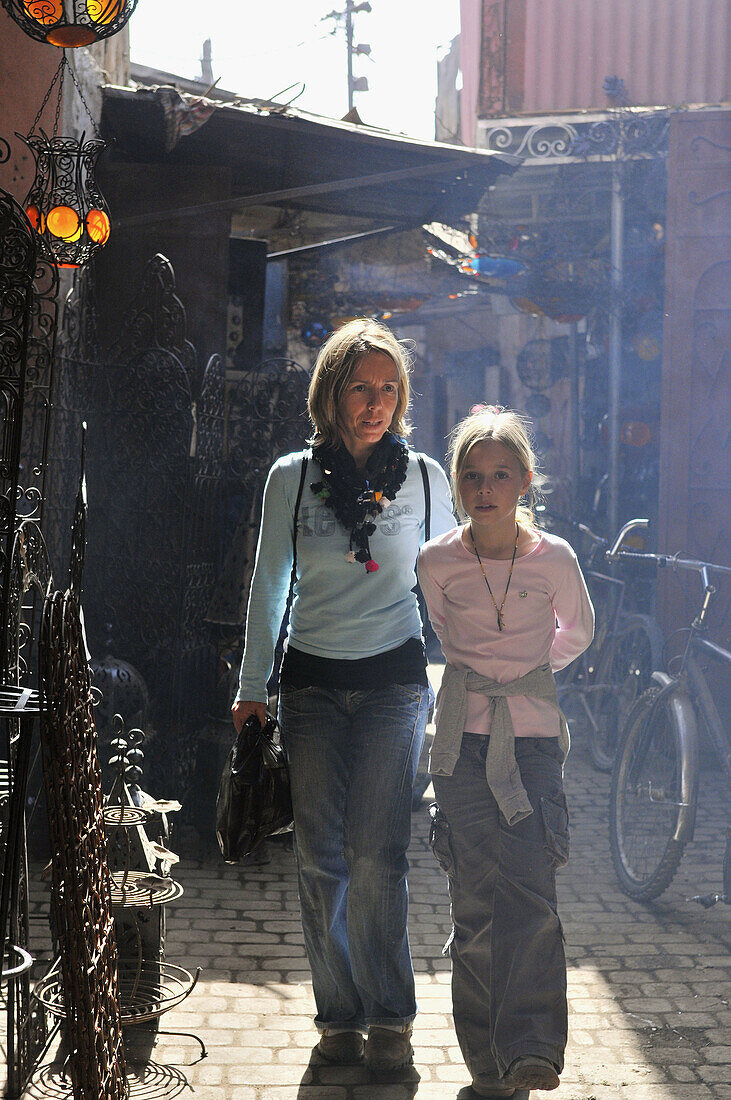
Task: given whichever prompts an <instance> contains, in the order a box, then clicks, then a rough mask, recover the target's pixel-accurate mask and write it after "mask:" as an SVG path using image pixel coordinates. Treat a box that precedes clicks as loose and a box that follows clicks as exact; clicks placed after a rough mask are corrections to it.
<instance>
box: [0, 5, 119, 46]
mask: <svg viewBox="0 0 731 1100" xmlns="http://www.w3.org/2000/svg"><path fill="white" fill-rule="evenodd" d="M2 3H3V6H4V7H5V9H6V10H7V12H8V15H9V16H10V18H11V19H12V20H13V21H14V22H15V23H17V24H18V26H19V27H20V28H21V30H23V31H25V33H26V34H27V35H30V37H31V38H35V39H36V41H38V42H50V44H51V45H52V46H58V47H60V48H62V49H66V48H67V47H68V48H73V47H74V46H89V45H91V43H92V42H98V41H99V40H100V39H102V38H111V36H112V35H113V34H116V33H117V31H121V29H122V27H124V26H125V24H126V23H127V21H128V20H129V17H130V16H131V15H132V12H133V11H134V10H135V8H136V6H137V0H2Z"/></svg>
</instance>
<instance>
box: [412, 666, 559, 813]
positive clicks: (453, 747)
mask: <svg viewBox="0 0 731 1100" xmlns="http://www.w3.org/2000/svg"><path fill="white" fill-rule="evenodd" d="M469 691H474V692H478V693H479V694H480V695H487V696H488V697H489V699H490V704H491V715H490V742H489V745H488V749H487V759H486V761H485V774H486V776H487V783H488V786H489V788H490V790H491V791H492V793H493V795H494V797H495V801H496V802H497V804H498V806H499V807H500V810H501V812H502V814H503V816H504V817H505V820H506V821H507V823H508V825H515V824H517V822H518V821H522V820H523V818H524V817H528V816H529V815H530V814H532V813H533V807H532V806H531V804H530V801H529V799H528V795H527V794H526V793H525V787H524V786H523V783H522V781H521V778H520V769H519V767H518V764H517V763H516V760H515V730H514V728H513V719H512V717H511V715H510V707H509V706H508V696H509V695H529V696H531V697H532V698H534V699H545V700H546V701H547V702H549V703H552V704H553V705H554V706H555V708H556V711H557V713H558V717H559V722H560V732H559V738H558V743H559V746H560V748H561V749H562V750H563V754H564V759H565V758H566V754H567V753H568V751H569V744H570V742H569V728H568V726H567V724H566V719H565V718H564V716H563V714H562V712H561V710H560V708H559V705H558V697H557V695H556V681H555V680H554V677H553V672H552V671H551V668H550V666H549V665H539V666H538V667H537V668H534V669H531V671H530V672H526V674H525V675H524V676H518V677H516V679H515V680H510V681H508V683H506V684H501V683H498V681H497V680H489V679H488V678H487V677H486V676H481V675H480V674H479V672H475V671H474V670H473V669H471V668H455V667H454V665H450V664H447V665H446V666H445V669H444V676H443V678H442V686H441V687H440V689H439V695H438V697H437V725H436V732H435V734H434V744H433V745H432V749H431V753H430V756H429V770H430V771H431V772H432V774H433V775H452V773H453V772H454V769H455V766H456V764H457V760H458V759H459V753H460V749H461V746H462V733H463V732H464V728H465V721H466V718H467V692H469Z"/></svg>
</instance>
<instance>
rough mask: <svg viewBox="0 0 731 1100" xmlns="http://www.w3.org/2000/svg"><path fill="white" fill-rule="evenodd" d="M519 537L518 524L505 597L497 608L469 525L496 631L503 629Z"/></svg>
mask: <svg viewBox="0 0 731 1100" xmlns="http://www.w3.org/2000/svg"><path fill="white" fill-rule="evenodd" d="M519 536H520V528H519V527H518V524H517V523H516V525H515V546H514V547H513V556H512V558H511V559H510V572H509V573H508V583H507V584H506V585H505V595H504V596H503V602H502V603H501V604H500V606H499V607H498V605H497V603H496V602H495V597H494V596H493V594H492V589H491V588H490V582H489V580H488V579H487V576H486V575H485V567H484V565H483V564H482V558H481V557H480V551H479V550H478V549H477V543H476V542H475V536H474V535H473V534H472V524H470V538H471V539H472V546H473V548H474V551H475V553H476V554H477V560H478V562H479V563H480V570H481V572H482V579H483V580H484V582H485V584H486V585H487V591H488V592H489V593H490V599H491V600H492V604H493V607H494V608H495V610H496V611H497V628H498V630H502V629H503V608H504V607H505V601H506V600H507V598H508V589H509V588H510V580H511V578H512V576H513V566H514V565H515V555H516V554H517V552H518V538H519Z"/></svg>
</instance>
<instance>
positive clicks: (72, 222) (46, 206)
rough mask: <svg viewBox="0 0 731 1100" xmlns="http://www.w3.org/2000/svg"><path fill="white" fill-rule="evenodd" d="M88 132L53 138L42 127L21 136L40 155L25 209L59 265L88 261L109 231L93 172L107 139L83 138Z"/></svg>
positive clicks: (105, 212)
mask: <svg viewBox="0 0 731 1100" xmlns="http://www.w3.org/2000/svg"><path fill="white" fill-rule="evenodd" d="M18 137H22V135H21V134H18ZM84 137H85V135H84V134H82V135H81V138H80V139H79V140H77V139H76V138H70V137H52V138H49V137H48V136H47V135H46V134H45V133H44V132H43V130H39V131H38V133H34V134H29V135H28V137H24V138H22V140H23V141H24V142H25V143H26V145H28V147H29V148H30V149H31V151H32V152H33V155H34V156H35V158H36V176H35V179H34V181H33V185H32V187H31V189H30V191H29V192H28V197H27V198H26V200H25V202H24V204H23V205H24V207H25V212H26V215H27V217H28V220H29V222H30V223H31V225H32V226H33V228H34V229H35V230H36V232H37V233H38V234H40V236H41V237H43V239H44V241H45V242H46V244H47V245H48V248H49V249H50V251H51V254H52V256H53V258H54V259H55V261H56V263H57V264H58V266H59V267H82V266H83V265H84V264H86V263H88V262H89V260H90V259H91V258H92V256H93V255H94V253H95V252H97V251H98V250H99V249H100V248H102V247H103V246H104V245H105V244H106V243H107V241H108V240H109V234H110V232H111V223H110V221H109V211H108V209H107V204H106V202H105V201H104V198H103V196H102V194H101V192H100V191H99V188H98V187H97V184H96V180H95V178H94V167H95V164H96V160H97V157H98V156H99V154H100V153H101V151H102V149H103V148H104V142H103V141H102V140H101V139H100V138H93V139H92V140H90V141H87V142H85V141H84Z"/></svg>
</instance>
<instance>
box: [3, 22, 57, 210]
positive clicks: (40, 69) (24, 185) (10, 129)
mask: <svg viewBox="0 0 731 1100" xmlns="http://www.w3.org/2000/svg"><path fill="white" fill-rule="evenodd" d="M0 43H2V64H0V138H4V139H5V141H7V142H9V144H10V150H11V156H10V159H9V160H8V161H7V163H5V164H0V187H3V188H5V190H6V191H9V192H10V194H11V195H12V196H13V197H14V198H16V199H17V200H18V201H19V202H22V201H23V199H24V198H25V196H26V195H27V193H28V190H29V189H30V185H31V183H32V182H33V178H34V176H35V162H34V159H33V154H32V153H31V151H30V149H28V148H27V147H26V146H25V145H24V144H23V142H22V141H21V140H20V139H19V138H17V137H16V136H15V134H16V131H17V132H18V133H20V134H27V133H28V131H29V130H30V129H31V127H32V125H33V120H34V118H35V116H36V113H37V111H38V108H39V107H40V105H41V103H42V102H43V97H44V95H45V94H46V91H47V90H48V86H49V84H50V83H51V80H52V79H53V74H54V72H55V70H56V68H57V66H58V63H59V61H60V60H61V53H60V51H59V50H57V49H55V48H54V47H52V46H44V45H43V44H42V43H40V42H34V41H33V40H32V39H31V38H28V36H27V35H26V34H24V33H23V31H21V30H20V28H19V27H18V26H17V24H15V23H14V22H13V20H12V19H11V18H10V16H9V15H8V13H7V12H6V11H5V9H4V8H2V7H0ZM49 115H50V120H49ZM44 119H45V120H46V125H47V126H50V127H51V128H52V126H53V108H50V109H49V110H47V112H46V114H45V115H44ZM44 128H45V127H44Z"/></svg>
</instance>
